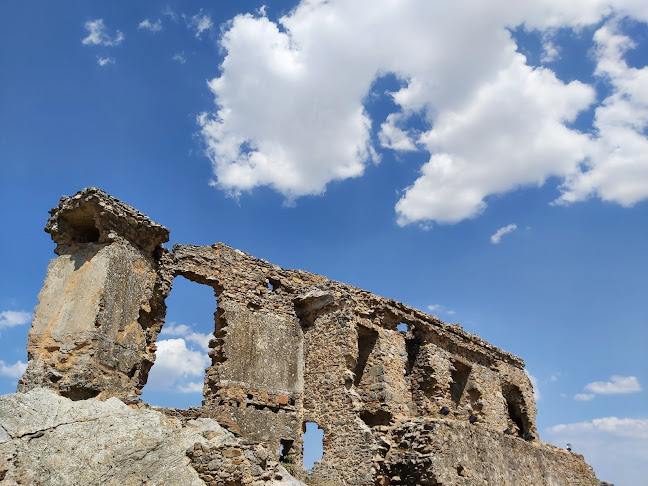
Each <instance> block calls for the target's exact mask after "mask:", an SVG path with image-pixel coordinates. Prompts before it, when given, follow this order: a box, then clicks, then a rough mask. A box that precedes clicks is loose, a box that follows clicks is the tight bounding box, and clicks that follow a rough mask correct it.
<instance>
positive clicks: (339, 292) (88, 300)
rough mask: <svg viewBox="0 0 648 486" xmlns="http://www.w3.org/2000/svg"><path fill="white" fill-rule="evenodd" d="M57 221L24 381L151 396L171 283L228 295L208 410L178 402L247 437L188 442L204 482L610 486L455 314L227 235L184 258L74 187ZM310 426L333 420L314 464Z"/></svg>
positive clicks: (528, 388) (185, 250)
mask: <svg viewBox="0 0 648 486" xmlns="http://www.w3.org/2000/svg"><path fill="white" fill-rule="evenodd" d="M46 231H48V232H49V233H50V234H51V235H52V239H53V240H54V242H55V243H56V244H57V248H56V253H57V254H58V255H59V256H58V258H56V259H55V260H53V261H52V262H51V263H50V266H49V268H48V272H47V276H46V279H45V283H44V286H43V289H42V290H41V293H40V295H39V305H38V307H37V308H36V311H35V317H34V322H33V324H32V328H31V331H30V334H29V342H28V357H29V363H28V368H27V371H26V372H25V374H24V376H23V377H22V378H21V380H20V382H19V387H18V389H19V391H23V392H24V391H28V390H32V389H37V388H39V387H47V388H51V389H53V390H54V391H56V393H58V394H59V395H61V396H63V397H68V398H70V399H72V400H86V399H89V398H97V399H104V400H105V399H109V398H110V397H117V398H119V399H121V400H122V401H123V402H125V403H128V404H132V405H133V406H139V407H142V406H143V405H142V404H141V402H140V400H139V398H138V396H139V394H141V389H142V387H143V386H144V385H145V384H146V380H147V377H148V372H149V370H150V368H151V366H152V364H153V362H154V360H155V340H156V339H157V336H158V334H159V332H160V330H161V329H162V326H163V325H164V318H165V313H166V305H165V299H166V297H167V296H168V295H169V292H170V290H171V287H172V284H173V279H174V278H175V277H176V276H179V275H181V276H183V277H185V278H187V279H189V280H191V281H193V282H196V283H199V284H203V285H207V286H209V287H211V288H212V289H213V291H214V298H215V300H216V302H217V311H216V313H215V316H214V320H215V322H214V336H215V338H214V339H213V340H212V341H211V342H210V352H209V356H210V358H211V364H210V366H209V367H208V368H207V370H206V372H205V382H204V389H203V395H204V401H203V405H202V407H199V408H196V409H191V410H185V411H181V410H165V413H166V415H167V416H171V417H175V418H176V419H178V418H179V419H180V420H182V421H187V420H189V419H190V418H191V419H200V418H201V417H202V418H209V419H214V420H216V421H217V422H218V423H219V424H220V425H221V426H222V427H224V428H226V429H227V430H228V431H229V433H231V434H235V435H236V436H238V437H240V438H241V439H240V440H239V441H238V442H237V443H232V444H220V443H218V444H210V443H207V442H205V441H203V442H200V441H199V442H196V443H195V444H194V443H192V444H190V445H189V446H188V448H187V450H186V455H187V457H188V458H189V460H190V462H191V465H192V466H193V468H194V471H195V472H196V474H197V475H198V477H200V479H201V480H202V481H203V482H204V483H205V484H209V485H215V484H224V485H229V484H232V485H234V484H237V485H238V484H246V485H247V484H255V485H256V484H266V483H267V482H268V481H284V480H285V479H284V478H286V477H287V476H286V475H287V474H288V473H287V469H289V470H290V472H291V473H293V474H294V476H295V477H298V478H299V479H301V480H303V481H304V482H305V483H307V484H311V485H371V484H377V485H400V484H411V485H414V484H417V485H444V486H445V485H477V484H497V485H511V486H512V485H516V486H517V485H520V484H525V485H552V486H561V485H564V486H567V485H575V486H590V485H591V486H597V485H598V484H599V481H598V480H597V479H596V477H595V476H594V473H593V471H592V470H591V468H590V467H589V466H587V464H586V463H585V462H584V460H583V458H582V457H581V456H578V455H576V454H570V453H568V452H567V451H564V450H561V449H558V448H556V447H553V446H550V445H548V444H545V443H543V442H542V441H540V440H539V439H538V432H537V429H536V423H535V416H536V406H535V401H534V398H533V388H532V385H531V383H530V381H529V378H528V376H527V374H526V373H525V371H524V362H523V361H522V360H521V359H520V358H518V357H516V356H513V355H512V354H510V353H508V352H506V351H503V350H501V349H498V348H496V347H495V346H493V345H491V344H489V343H487V342H486V341H484V340H482V339H480V338H479V337H478V336H476V335H474V334H470V333H468V332H466V331H464V330H463V329H462V328H461V326H459V325H457V324H446V323H444V322H442V321H441V320H439V319H438V318H437V317H435V316H431V315H428V314H425V313H423V312H421V311H419V310H417V309H414V308H412V307H409V306H407V305H404V304H402V303H399V302H396V301H394V300H391V299H386V298H383V297H379V296H377V295H373V294H371V293H369V292H367V291H364V290H361V289H357V288H355V287H352V286H350V285H346V284H342V283H339V282H335V281H332V280H330V279H328V278H326V277H323V276H319V275H314V274H311V273H307V272H304V271H301V270H286V269H282V268H280V267H278V266H276V265H272V264H270V263H268V262H267V261H265V260H260V259H257V258H254V257H252V256H251V255H248V254H247V253H245V252H243V251H240V250H236V249H233V248H231V247H229V246H227V245H226V244H224V243H216V244H214V245H211V246H193V245H175V246H174V247H173V250H172V251H169V250H167V249H165V248H164V247H163V246H162V244H163V243H164V242H166V241H167V240H168V230H167V229H166V228H164V227H163V226H161V225H159V224H157V223H154V222H152V221H150V220H149V219H148V218H147V217H146V216H145V215H143V214H142V213H140V212H139V211H137V210H135V209H133V208H131V207H130V206H128V205H126V204H124V203H122V202H120V201H118V200H116V199H115V198H113V197H111V196H109V195H108V194H106V193H104V192H102V191H100V190H99V189H96V188H87V189H84V190H83V191H81V192H79V193H78V194H77V195H75V196H73V197H64V198H62V199H61V203H60V204H59V206H58V207H57V208H55V209H53V210H52V211H51V218H50V219H49V221H48V223H47V226H46ZM108 401H109V402H111V403H113V402H112V399H111V400H108ZM92 403H100V402H95V401H94V400H93V401H92ZM308 422H313V423H316V424H317V425H318V427H319V428H320V429H322V430H323V431H324V456H323V458H322V460H321V461H320V462H318V463H316V464H315V466H314V468H313V470H312V471H311V472H308V471H306V469H305V468H304V467H303V465H302V458H303V439H302V436H303V433H304V431H305V424H306V423H308ZM0 430H1V429H0ZM280 450H281V451H282V452H281V453H279V452H277V451H280ZM283 466H285V468H286V469H284V468H283ZM288 476H289V475H288ZM288 481H292V479H288ZM138 484H139V483H138ZM169 484H170V483H169ZM186 484H193V483H186ZM282 484H284V483H282ZM285 484H297V483H290V482H288V483H285Z"/></svg>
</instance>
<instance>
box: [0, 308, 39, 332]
mask: <svg viewBox="0 0 648 486" xmlns="http://www.w3.org/2000/svg"><path fill="white" fill-rule="evenodd" d="M33 317H34V314H32V313H31V312H26V311H11V310H8V311H2V312H0V329H3V328H6V327H14V326H21V325H23V324H29V323H30V322H31V320H32V319H33Z"/></svg>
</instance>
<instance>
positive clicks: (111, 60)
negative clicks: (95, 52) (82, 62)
mask: <svg viewBox="0 0 648 486" xmlns="http://www.w3.org/2000/svg"><path fill="white" fill-rule="evenodd" d="M97 64H99V65H100V66H101V67H104V66H107V65H108V64H115V58H114V57H101V56H97Z"/></svg>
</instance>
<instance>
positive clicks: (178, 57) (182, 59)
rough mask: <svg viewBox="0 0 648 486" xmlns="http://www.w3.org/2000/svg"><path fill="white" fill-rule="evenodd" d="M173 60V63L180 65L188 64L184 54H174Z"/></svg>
mask: <svg viewBox="0 0 648 486" xmlns="http://www.w3.org/2000/svg"><path fill="white" fill-rule="evenodd" d="M171 59H172V60H173V61H176V62H179V63H180V64H184V63H186V62H187V58H186V57H185V55H184V52H178V53H176V54H174V55H173V56H172V57H171Z"/></svg>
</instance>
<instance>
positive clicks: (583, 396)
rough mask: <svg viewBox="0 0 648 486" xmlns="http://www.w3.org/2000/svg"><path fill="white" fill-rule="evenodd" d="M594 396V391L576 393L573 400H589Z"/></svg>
mask: <svg viewBox="0 0 648 486" xmlns="http://www.w3.org/2000/svg"><path fill="white" fill-rule="evenodd" d="M595 396H596V395H594V393H577V394H576V395H574V400H578V401H580V402H589V401H590V400H593V399H594V397H595Z"/></svg>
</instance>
